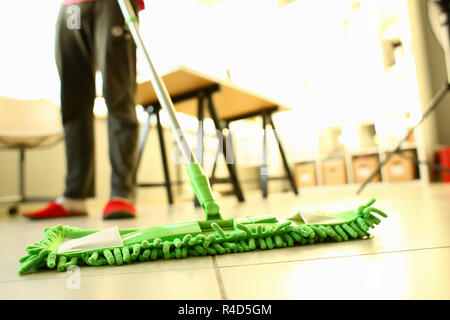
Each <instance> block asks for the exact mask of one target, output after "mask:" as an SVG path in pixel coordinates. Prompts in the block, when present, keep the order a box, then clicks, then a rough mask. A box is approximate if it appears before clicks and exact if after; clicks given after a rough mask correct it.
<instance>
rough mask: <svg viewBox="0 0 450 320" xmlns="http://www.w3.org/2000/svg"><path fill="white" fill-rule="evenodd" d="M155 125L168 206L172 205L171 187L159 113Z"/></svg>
mask: <svg viewBox="0 0 450 320" xmlns="http://www.w3.org/2000/svg"><path fill="white" fill-rule="evenodd" d="M156 123H157V128H158V138H159V147H160V150H161V160H162V165H163V170H164V179H165V187H166V191H167V199H168V201H169V204H173V196H172V186H171V181H170V174H169V164H168V163H167V154H166V145H165V143H164V132H163V129H162V125H161V118H160V115H159V112H156Z"/></svg>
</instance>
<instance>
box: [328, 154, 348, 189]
mask: <svg viewBox="0 0 450 320" xmlns="http://www.w3.org/2000/svg"><path fill="white" fill-rule="evenodd" d="M322 169H323V183H324V184H325V185H327V186H329V185H337V184H346V183H347V170H346V168H345V161H344V159H330V160H325V161H324V162H323V163H322Z"/></svg>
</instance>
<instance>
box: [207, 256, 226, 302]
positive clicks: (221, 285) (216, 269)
mask: <svg viewBox="0 0 450 320" xmlns="http://www.w3.org/2000/svg"><path fill="white" fill-rule="evenodd" d="M211 258H212V261H213V265H214V273H215V274H216V279H217V284H218V285H219V292H220V296H221V298H222V300H228V298H227V294H226V292H225V285H224V283H223V279H222V275H221V274H220V269H219V266H218V264H217V259H216V256H212V257H211Z"/></svg>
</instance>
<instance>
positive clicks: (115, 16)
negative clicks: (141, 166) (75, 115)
mask: <svg viewBox="0 0 450 320" xmlns="http://www.w3.org/2000/svg"><path fill="white" fill-rule="evenodd" d="M132 3H133V4H134V2H132ZM96 5H97V7H96V9H97V10H96V21H95V39H96V55H95V58H96V62H97V65H98V68H99V69H100V71H101V72H102V75H103V95H104V97H105V101H106V105H107V106H108V138H109V158H110V162H111V197H122V198H127V199H129V200H131V201H133V200H134V198H135V192H136V168H137V155H138V153H137V152H138V148H137V147H138V132H139V124H138V120H137V117H136V109H135V101H134V98H135V92H136V46H135V44H134V41H133V39H132V37H131V34H130V31H129V29H128V27H127V26H126V25H125V22H124V18H123V16H122V13H121V11H120V8H119V5H118V3H117V1H112V0H107V1H98V2H96Z"/></svg>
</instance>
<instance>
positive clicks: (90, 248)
mask: <svg viewBox="0 0 450 320" xmlns="http://www.w3.org/2000/svg"><path fill="white" fill-rule="evenodd" d="M118 2H119V5H120V8H121V11H122V13H123V15H124V18H125V22H126V23H127V25H128V26H129V28H130V31H131V34H132V36H133V39H134V41H135V43H136V44H137V46H138V47H140V49H141V50H142V52H143V53H144V56H145V58H146V60H147V62H148V65H149V67H150V75H151V82H152V85H153V88H154V90H155V92H156V95H157V97H158V100H159V102H160V104H161V106H162V107H163V108H164V109H165V110H166V111H167V113H168V116H169V120H170V123H171V127H172V130H173V132H174V136H175V138H176V141H177V145H178V147H179V149H180V151H181V154H182V157H183V160H184V162H185V164H186V169H187V173H188V177H189V181H190V184H191V187H192V189H193V190H194V193H195V195H196V197H197V199H198V201H199V203H200V205H201V207H202V209H203V211H204V213H205V220H202V221H191V222H181V223H173V224H165V225H159V226H152V227H147V228H136V229H118V227H112V228H108V229H105V230H89V229H84V230H83V229H80V228H76V227H70V226H63V225H57V226H55V227H51V228H46V229H45V230H44V233H45V236H44V239H42V240H41V241H40V242H37V243H35V244H33V245H31V246H28V247H27V248H26V253H27V254H26V255H25V256H23V257H22V258H20V259H19V262H20V264H21V265H20V268H19V271H18V273H19V274H20V275H24V274H27V273H31V272H35V271H38V270H40V269H56V270H57V271H61V272H62V271H66V270H68V269H69V268H71V267H73V266H102V265H123V264H130V263H133V262H143V261H150V260H156V259H182V258H186V257H189V256H206V255H219V254H227V253H237V252H249V251H253V250H266V249H274V248H285V247H293V246H295V245H309V244H315V243H322V242H340V241H348V240H352V239H362V238H369V237H370V234H369V232H368V231H369V229H370V228H374V226H375V225H378V224H379V223H380V222H381V220H380V219H379V217H384V218H385V217H387V215H386V214H385V213H384V212H382V211H381V210H379V209H377V208H375V207H373V206H372V205H373V204H374V202H375V199H371V200H370V201H368V202H367V203H366V204H364V205H361V206H359V207H358V208H357V209H356V210H349V211H343V212H339V213H334V214H326V213H314V214H311V213H306V212H298V213H296V214H294V215H293V216H291V217H289V218H286V219H282V218H277V217H275V216H273V215H268V214H261V215H255V216H248V217H242V218H231V219H223V218H222V215H221V213H220V207H219V205H218V204H217V202H216V199H215V197H214V194H213V192H212V190H211V186H210V183H209V180H208V178H207V177H206V175H205V173H204V172H203V169H202V167H201V166H200V165H199V163H198V161H197V159H196V157H195V155H194V153H193V152H192V150H191V149H190V147H189V145H188V143H187V140H186V138H185V136H184V134H183V131H182V129H181V127H180V125H179V123H178V120H177V117H176V114H175V109H174V106H173V103H172V100H171V98H170V96H169V94H168V91H167V88H166V87H165V85H164V83H163V81H162V79H161V77H160V76H159V75H158V73H157V72H156V70H155V68H154V66H153V63H152V61H151V60H150V57H149V54H148V52H147V50H146V48H145V46H144V44H143V42H142V39H141V37H140V34H139V32H138V29H139V25H138V21H137V17H136V15H135V13H134V10H133V7H132V6H131V4H130V2H129V0H118ZM378 216H379V217H378Z"/></svg>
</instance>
